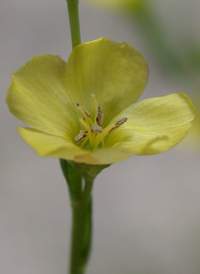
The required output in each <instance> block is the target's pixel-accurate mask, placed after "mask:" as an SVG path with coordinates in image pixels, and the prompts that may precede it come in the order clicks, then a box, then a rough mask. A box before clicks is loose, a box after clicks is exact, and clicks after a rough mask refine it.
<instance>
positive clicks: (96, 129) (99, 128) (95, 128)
mask: <svg viewBox="0 0 200 274" xmlns="http://www.w3.org/2000/svg"><path fill="white" fill-rule="evenodd" d="M90 132H91V133H93V132H99V133H102V132H103V130H102V127H100V126H99V125H92V126H91V129H90Z"/></svg>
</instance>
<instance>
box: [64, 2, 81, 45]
mask: <svg viewBox="0 0 200 274" xmlns="http://www.w3.org/2000/svg"><path fill="white" fill-rule="evenodd" d="M67 6H68V14H69V22H70V30H71V39H72V48H74V47H76V46H77V45H79V44H81V34H80V26H79V12H78V0H67Z"/></svg>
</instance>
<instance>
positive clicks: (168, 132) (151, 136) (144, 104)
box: [106, 93, 194, 155]
mask: <svg viewBox="0 0 200 274" xmlns="http://www.w3.org/2000/svg"><path fill="white" fill-rule="evenodd" d="M121 117H127V118H128V120H127V122H126V123H124V124H123V125H122V126H120V127H119V128H117V129H116V130H113V132H111V133H110V134H109V135H108V137H107V139H106V146H110V147H112V148H116V149H122V150H128V151H130V152H132V154H137V155H148V154H156V153H160V152H164V151H167V150H169V149H170V148H172V147H173V146H175V145H176V144H178V143H179V142H180V141H181V140H182V139H183V138H184V137H185V135H186V134H187V132H188V130H189V128H190V127H191V121H192V120H193V119H194V108H193V105H192V103H191V101H190V99H189V98H188V97H187V96H186V95H184V94H183V93H175V94H171V95H168V96H164V97H157V98H150V99H146V100H143V101H141V102H138V103H136V104H134V105H132V106H130V107H129V108H127V109H126V110H124V111H123V112H122V113H120V114H119V115H118V116H117V117H115V119H116V120H118V119H119V118H121Z"/></svg>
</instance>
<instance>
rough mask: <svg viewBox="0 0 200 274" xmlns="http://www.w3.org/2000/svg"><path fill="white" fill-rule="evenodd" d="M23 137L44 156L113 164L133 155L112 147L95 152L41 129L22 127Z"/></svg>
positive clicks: (91, 163)
mask: <svg viewBox="0 0 200 274" xmlns="http://www.w3.org/2000/svg"><path fill="white" fill-rule="evenodd" d="M18 131H19V134H20V135H21V137H22V138H23V139H24V140H25V141H26V143H27V144H28V145H30V146H31V147H32V148H33V149H34V150H35V151H36V152H37V153H38V154H39V155H40V156H42V157H56V158H61V159H66V160H71V161H75V162H78V163H85V164H90V165H101V164H111V163H114V162H117V161H120V160H122V159H124V158H127V157H129V156H131V153H130V152H129V151H122V150H115V149H112V148H108V149H99V150H96V151H94V152H92V151H88V150H83V149H81V148H80V147H78V146H76V145H74V144H73V143H71V142H68V141H67V140H66V139H64V138H62V137H58V136H53V135H50V134H46V133H44V132H41V131H39V130H35V129H28V128H22V127H20V128H19V129H18Z"/></svg>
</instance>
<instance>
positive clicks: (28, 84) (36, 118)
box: [6, 54, 79, 139]
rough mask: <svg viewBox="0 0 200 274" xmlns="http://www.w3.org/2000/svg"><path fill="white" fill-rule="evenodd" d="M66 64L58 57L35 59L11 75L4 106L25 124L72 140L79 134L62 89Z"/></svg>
mask: <svg viewBox="0 0 200 274" xmlns="http://www.w3.org/2000/svg"><path fill="white" fill-rule="evenodd" d="M65 70H66V62H64V61H63V60H62V59H61V58H60V57H59V56H53V55H47V54H45V55H41V56H35V57H33V58H32V60H30V61H29V62H27V63H26V64H25V65H24V66H23V67H21V68H20V69H19V70H18V71H16V72H15V73H13V75H12V79H13V82H12V84H11V85H10V87H9V90H8V94H7V97H6V102H7V104H8V106H9V108H10V111H11V112H12V113H13V114H14V115H15V116H16V117H17V118H18V119H20V120H22V121H23V122H24V123H26V124H28V125H29V126H31V127H33V128H35V129H38V130H41V131H43V132H46V133H49V134H53V135H57V136H61V137H66V136H68V138H71V139H73V138H74V136H75V135H76V134H77V133H78V131H79V122H78V119H77V115H76V111H75V110H74V108H75V107H76V106H75V103H71V98H70V92H69V91H68V90H66V89H65V87H64V85H63V75H64V72H65Z"/></svg>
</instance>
